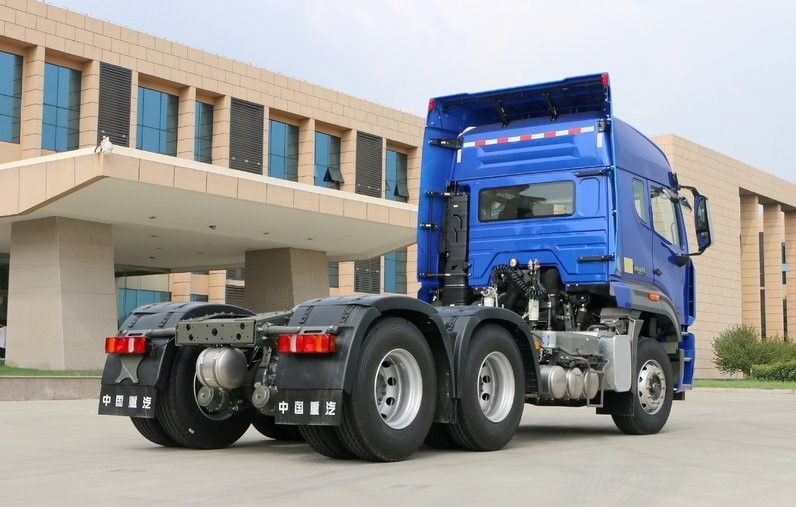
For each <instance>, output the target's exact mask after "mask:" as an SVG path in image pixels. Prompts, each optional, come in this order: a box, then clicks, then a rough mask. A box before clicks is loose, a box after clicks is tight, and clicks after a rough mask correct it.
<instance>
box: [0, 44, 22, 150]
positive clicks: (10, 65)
mask: <svg viewBox="0 0 796 507" xmlns="http://www.w3.org/2000/svg"><path fill="white" fill-rule="evenodd" d="M21 103H22V57H21V56H19V55H13V54H11V53H6V52H4V51H0V141H4V142H6V143H18V142H19V112H20V106H21Z"/></svg>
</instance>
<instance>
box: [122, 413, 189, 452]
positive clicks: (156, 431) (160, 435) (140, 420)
mask: <svg viewBox="0 0 796 507" xmlns="http://www.w3.org/2000/svg"><path fill="white" fill-rule="evenodd" d="M130 421H131V422H132V423H133V426H135V429H137V430H138V433H140V434H141V435H142V436H143V437H144V438H146V439H147V440H149V441H150V442H152V443H153V444H157V445H162V446H163V447H180V445H179V444H178V443H177V442H175V441H174V439H173V438H171V437H170V436H169V434H168V433H166V430H165V429H163V425H162V424H160V421H158V420H157V419H150V418H146V417H131V418H130Z"/></svg>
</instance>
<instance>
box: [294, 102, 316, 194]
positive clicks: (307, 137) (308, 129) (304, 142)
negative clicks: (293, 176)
mask: <svg viewBox="0 0 796 507" xmlns="http://www.w3.org/2000/svg"><path fill="white" fill-rule="evenodd" d="M298 180H299V182H300V183H306V184H308V185H314V184H315V120H314V119H313V118H308V119H306V120H302V121H301V123H299V150H298Z"/></svg>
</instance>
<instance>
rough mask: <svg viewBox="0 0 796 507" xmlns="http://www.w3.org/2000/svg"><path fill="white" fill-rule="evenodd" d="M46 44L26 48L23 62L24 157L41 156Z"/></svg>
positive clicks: (21, 133)
mask: <svg viewBox="0 0 796 507" xmlns="http://www.w3.org/2000/svg"><path fill="white" fill-rule="evenodd" d="M43 104H44V46H33V47H30V48H28V49H26V50H25V55H24V57H23V62H22V104H21V113H20V117H21V122H20V125H19V142H20V145H21V147H22V158H31V157H38V156H41V131H42V125H41V122H42V115H43V114H44V113H43V108H44V105H43Z"/></svg>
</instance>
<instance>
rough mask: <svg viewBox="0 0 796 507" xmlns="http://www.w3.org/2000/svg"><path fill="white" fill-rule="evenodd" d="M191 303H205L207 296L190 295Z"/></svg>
mask: <svg viewBox="0 0 796 507" xmlns="http://www.w3.org/2000/svg"><path fill="white" fill-rule="evenodd" d="M191 301H197V302H199V303H207V301H208V299H207V294H191Z"/></svg>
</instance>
